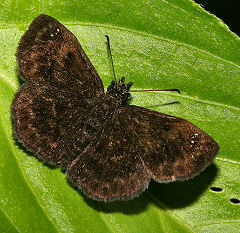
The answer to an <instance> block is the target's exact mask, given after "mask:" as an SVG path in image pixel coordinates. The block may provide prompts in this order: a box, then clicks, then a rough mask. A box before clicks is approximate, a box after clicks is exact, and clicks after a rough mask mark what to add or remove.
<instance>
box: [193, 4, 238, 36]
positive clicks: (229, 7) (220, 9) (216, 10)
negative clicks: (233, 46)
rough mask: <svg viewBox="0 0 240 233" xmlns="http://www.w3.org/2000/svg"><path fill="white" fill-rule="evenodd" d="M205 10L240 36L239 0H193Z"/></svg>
mask: <svg viewBox="0 0 240 233" xmlns="http://www.w3.org/2000/svg"><path fill="white" fill-rule="evenodd" d="M195 2H197V3H198V4H201V5H202V6H203V8H204V9H205V10H206V11H209V12H210V13H212V14H214V15H216V16H217V17H218V18H220V19H221V20H223V22H224V23H225V24H227V25H228V27H229V28H230V30H231V31H232V32H235V33H236V34H238V36H240V1H239V0H195Z"/></svg>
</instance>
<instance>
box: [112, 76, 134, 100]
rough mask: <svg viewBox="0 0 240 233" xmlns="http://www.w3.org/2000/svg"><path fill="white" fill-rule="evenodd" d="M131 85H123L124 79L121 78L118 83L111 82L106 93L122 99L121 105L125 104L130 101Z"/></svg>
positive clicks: (130, 83)
mask: <svg viewBox="0 0 240 233" xmlns="http://www.w3.org/2000/svg"><path fill="white" fill-rule="evenodd" d="M132 85H133V83H132V82H129V83H127V84H126V83H125V78H124V77H122V78H121V79H120V80H119V82H116V81H112V82H111V84H110V86H109V87H108V89H107V93H113V94H114V95H118V96H120V97H121V99H122V104H127V102H128V101H129V99H130V96H131V94H130V93H129V90H130V87H131V86H132Z"/></svg>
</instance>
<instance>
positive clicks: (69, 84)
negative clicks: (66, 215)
mask: <svg viewBox="0 0 240 233" xmlns="http://www.w3.org/2000/svg"><path fill="white" fill-rule="evenodd" d="M17 61H18V71H19V74H20V76H21V78H22V79H23V80H25V81H26V83H25V84H24V85H22V87H21V88H20V90H19V92H18V93H17V94H16V96H15V99H14V100H13V105H12V116H13V119H14V131H15V135H16V137H17V138H18V139H19V141H20V142H22V143H23V144H24V145H25V146H26V148H27V149H28V150H31V151H33V152H35V154H36V155H37V157H38V158H40V159H41V160H43V161H44V162H46V163H48V164H51V165H56V164H59V163H60V162H61V163H62V164H61V166H62V169H63V170H65V169H66V167H67V165H68V163H70V162H71V161H72V160H73V158H74V157H75V156H76V155H77V154H79V153H80V151H81V149H82V148H83V147H84V146H85V145H86V144H87V143H88V142H89V141H90V140H91V136H89V135H87V136H86V134H85V136H84V137H83V135H82V133H83V131H81V129H83V125H84V121H85V120H84V117H85V116H86V114H87V113H86V111H87V110H88V106H89V103H90V102H91V103H92V102H94V99H95V100H96V99H97V98H98V97H101V96H103V95H104V89H103V85H102V81H101V79H100V78H99V76H98V74H97V72H96V70H95V69H94V67H93V65H92V64H91V62H90V60H89V59H88V57H87V56H86V54H85V53H84V51H83V49H82V48H81V46H80V44H79V42H78V41H77V39H76V37H75V36H74V35H73V34H72V33H71V32H70V31H68V30H67V29H66V28H65V27H64V26H63V25H62V24H61V23H59V22H58V21H57V20H55V19H53V18H51V17H50V16H47V15H40V16H38V17H37V18H36V19H34V21H33V22H32V23H31V25H30V27H29V29H28V30H27V31H26V33H25V34H24V36H23V37H22V39H21V41H20V43H19V46H18V50H17ZM76 135H78V136H79V138H78V137H76ZM82 138H84V139H82Z"/></svg>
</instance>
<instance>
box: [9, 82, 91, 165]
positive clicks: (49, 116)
mask: <svg viewBox="0 0 240 233" xmlns="http://www.w3.org/2000/svg"><path fill="white" fill-rule="evenodd" d="M87 106H88V105H87V103H86V102H85V101H84V100H82V101H79V99H78V98H76V96H75V95H72V96H69V94H68V93H65V92H56V91H55V90H53V89H48V88H43V87H39V86H36V85H26V84H24V85H23V86H22V87H21V90H20V91H19V92H18V93H17V94H16V96H15V99H14V101H13V105H12V116H13V120H14V127H13V128H14V131H15V135H16V137H17V138H18V139H19V141H20V142H21V143H23V145H25V147H26V148H27V149H28V150H30V151H33V152H34V153H35V154H36V156H37V157H38V158H39V159H41V160H43V161H44V162H46V163H47V164H50V165H57V164H60V162H62V160H63V157H64V156H67V158H68V159H67V160H68V161H65V164H66V165H64V167H66V166H67V164H68V163H69V162H71V161H72V160H73V158H74V157H75V156H76V155H77V154H79V153H80V151H81V149H82V147H81V146H80V145H79V144H81V142H82V141H83V140H80V139H81V138H82V137H83V136H82V132H81V129H82V128H83V125H84V123H85V120H84V117H85V116H86V115H87V111H88V108H87ZM79 109H80V110H79ZM77 132H78V133H77ZM77 136H79V137H77ZM89 140H91V138H89ZM76 141H78V142H79V143H78V144H76ZM86 143H88V140H87V142H86ZM83 144H84V143H83Z"/></svg>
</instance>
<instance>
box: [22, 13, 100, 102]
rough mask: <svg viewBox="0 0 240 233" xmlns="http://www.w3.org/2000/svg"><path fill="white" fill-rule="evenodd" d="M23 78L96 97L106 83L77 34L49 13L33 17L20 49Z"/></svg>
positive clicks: (81, 94) (87, 96)
mask: <svg viewBox="0 0 240 233" xmlns="http://www.w3.org/2000/svg"><path fill="white" fill-rule="evenodd" d="M17 62H18V71H19V74H20V76H21V78H22V79H23V80H26V81H29V82H31V83H34V84H38V85H40V86H47V87H54V88H57V89H58V90H64V91H65V92H67V91H69V92H71V93H73V92H74V93H76V94H77V95H79V96H84V97H85V98H94V97H98V96H100V95H102V94H103V93H104V90H103V84H102V81H101V79H100V78H99V76H98V74H97V71H96V70H95V68H94V67H93V65H92V64H91V62H90V60H89V59H88V57H87V55H86V54H85V52H84V51H83V49H82V47H81V45H80V44H79V42H78V40H77V39H76V37H75V36H74V35H73V34H72V33H71V32H70V31H69V30H68V29H67V28H65V27H64V26H63V25H62V24H61V23H60V22H58V21H57V20H55V19H54V18H52V17H50V16H47V15H40V16H38V17H37V18H35V19H34V20H33V22H32V23H31V25H30V26H29V29H28V30H27V31H26V33H25V34H24V35H23V37H22V39H21V41H20V43H19V46H18V50H17Z"/></svg>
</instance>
